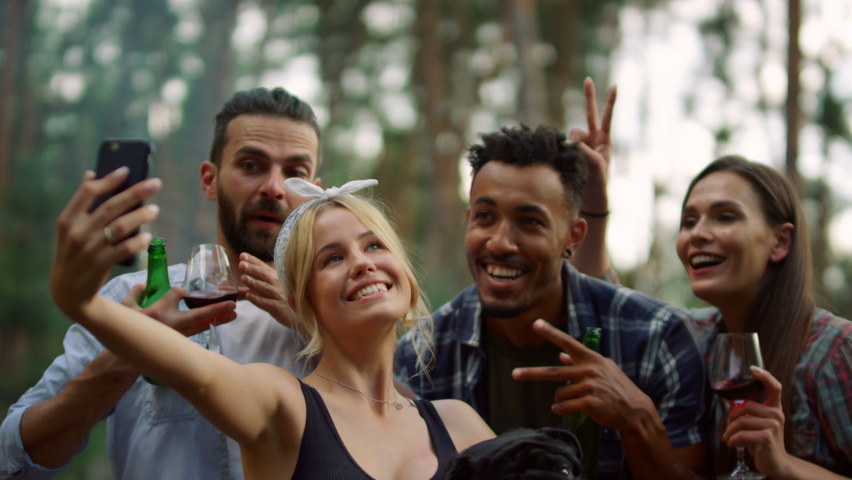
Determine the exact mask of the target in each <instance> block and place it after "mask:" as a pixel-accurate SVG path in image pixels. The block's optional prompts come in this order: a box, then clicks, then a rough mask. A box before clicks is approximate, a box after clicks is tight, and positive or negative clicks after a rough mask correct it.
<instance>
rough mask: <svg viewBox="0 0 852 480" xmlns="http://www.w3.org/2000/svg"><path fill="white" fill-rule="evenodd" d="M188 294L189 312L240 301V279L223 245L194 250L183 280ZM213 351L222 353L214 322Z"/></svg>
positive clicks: (206, 244) (195, 247) (211, 332)
mask: <svg viewBox="0 0 852 480" xmlns="http://www.w3.org/2000/svg"><path fill="white" fill-rule="evenodd" d="M183 289H184V290H185V291H186V293H185V294H184V296H183V301H184V302H185V303H186V306H187V307H189V308H199V307H204V306H207V305H212V304H214V303H218V302H226V301H228V300H233V301H236V300H237V279H236V277H235V276H234V272H233V271H232V270H231V265H230V263H229V262H228V255H227V254H226V253H225V249H224V248H222V246H221V245H216V244H214V243H203V244H201V245H196V246H194V247H192V252H191V253H190V255H189V261H188V262H187V263H186V276H185V277H184V279H183ZM209 348H210V350H211V351H214V352H216V353H222V347H221V343H220V341H219V330H217V329H216V325H214V324H213V322H210V340H209Z"/></svg>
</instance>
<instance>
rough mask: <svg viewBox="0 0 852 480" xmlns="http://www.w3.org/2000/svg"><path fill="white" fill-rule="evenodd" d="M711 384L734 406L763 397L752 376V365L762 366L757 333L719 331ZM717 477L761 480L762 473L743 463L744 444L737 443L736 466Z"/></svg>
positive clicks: (714, 352) (734, 479) (717, 393)
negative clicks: (729, 471) (720, 332)
mask: <svg viewBox="0 0 852 480" xmlns="http://www.w3.org/2000/svg"><path fill="white" fill-rule="evenodd" d="M713 359H714V362H713V371H712V373H711V378H710V381H711V385H713V391H714V392H715V393H716V395H718V396H719V397H720V398H722V399H724V400H725V401H726V402H728V405H729V406H730V407H731V408H736V407H738V406H740V405H742V404H744V403H745V402H746V401H748V400H755V401H759V400H760V397H762V396H763V391H764V385H763V383H762V382H761V381H760V380H758V379H756V378H754V375H753V374H752V373H751V367H760V368H763V359H762V358H761V356H760V343H759V341H758V339H757V334H756V333H722V334H719V336H717V337H716V344H715V346H714V350H713ZM716 478H717V479H718V480H763V479H765V478H766V476H765V475H763V474H762V473H758V472H755V471H752V470H750V469H749V468H748V466H747V465H746V464H745V445H743V444H739V445H737V466H736V467H734V470H733V471H732V472H731V473H729V474H726V475H719V476H718V477H716Z"/></svg>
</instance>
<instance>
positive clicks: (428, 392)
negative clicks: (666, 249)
mask: <svg viewBox="0 0 852 480" xmlns="http://www.w3.org/2000/svg"><path fill="white" fill-rule="evenodd" d="M562 275H563V283H564V284H565V296H566V298H567V301H566V302H565V303H566V305H567V309H568V312H567V313H568V324H567V332H568V333H569V334H570V335H572V336H573V337H575V338H579V337H581V336H582V332H583V331H584V329H585V327H598V328H601V330H602V332H601V333H602V338H601V345H600V349H601V354H602V355H604V356H605V357H608V358H611V359H612V360H613V361H614V362H615V363H616V364H617V365H618V366H619V367H620V368H621V370H622V371H624V373H625V374H626V375H627V377H628V378H630V380H632V381H633V382H634V383H635V384H636V385H637V386H638V387H639V388H640V389H641V390H642V391H643V392H645V394H647V395H648V396H649V397H650V398H651V400H653V402H654V405H655V406H656V408H657V412H658V414H659V416H660V419H661V420H662V423H663V425H665V427H666V430H668V433H669V440H670V441H671V443H672V445H673V446H674V448H682V447H687V446H689V445H693V444H696V443H700V442H708V441H709V439H710V428H709V425H708V423H707V422H706V421H701V420H702V419H704V418H705V417H704V413H705V410H706V407H707V400H708V399H709V392H708V390H706V387H705V385H706V381H705V373H704V362H703V359H702V357H701V355H700V354H699V351H698V348H697V346H696V343H695V340H694V339H693V337H692V335H691V334H690V331H689V327H688V325H687V318H686V317H685V316H684V314H683V312H682V311H681V310H679V309H677V308H675V307H672V306H670V305H668V304H665V303H663V302H661V301H659V300H656V299H654V298H651V297H649V296H647V295H644V294H642V293H639V292H635V291H633V290H630V289H628V288H624V287H621V286H619V285H614V284H612V283H607V282H604V281H601V280H598V279H595V278H591V277H587V276H586V275H583V274H581V273H579V272H578V271H577V270H576V269H575V268H574V267H573V266H571V265H570V264H569V263H568V262H565V266H564V268H563V271H562ZM433 318H434V321H435V335H434V341H435V356H434V358H433V359H432V360H433V361H434V367H433V368H432V370H431V371H430V375H431V378H432V383H430V382H429V381H428V380H427V379H426V377H425V376H424V375H417V370H416V354H415V350H414V347H413V345H412V343H411V342H412V335H410V334H407V335H405V336H404V337H403V338H401V339H400V341H399V343H398V344H397V348H396V358H395V362H396V364H395V371H396V374H397V377H398V378H400V379H401V380H402V381H407V382H408V383H409V384H410V385H411V387H412V389H413V390H414V392H415V393H417V394H418V395H421V396H423V397H424V398H427V399H430V400H438V399H443V398H455V399H458V400H463V401H465V402H467V403H469V404H470V405H471V406H472V407H473V408H474V409H476V411H477V412H479V414H480V415H482V416H483V418H485V419H486V420H487V419H488V412H487V411H486V409H487V406H488V392H487V388H488V386H487V385H486V382H487V374H486V372H485V368H486V366H487V364H488V362H487V359H486V358H485V356H486V352H485V349H484V348H482V342H481V340H482V314H481V304H480V301H479V294H478V293H477V291H476V287H475V286H471V287H469V288H468V289H466V290H465V291H463V292H462V293H461V294H460V295H459V296H457V297H456V298H455V299H453V300H452V301H450V302H449V303H447V304H446V305H444V306H443V307H441V308H440V309H439V310H438V311H437V312H435V314H434V315H433ZM429 360H430V359H429V358H427V359H426V361H427V362H428V361H429ZM518 388H523V387H522V386H521V385H520V384H519V386H518ZM550 406H551V404H547V405H539V406H536V407H535V408H547V409H548V410H549V409H550ZM519 427H523V425H519ZM599 458H600V461H599V470H598V475H599V477H598V478H600V479H616V478H630V473H629V467H628V465H627V461H626V458H625V454H624V449H623V447H622V445H621V441H620V437H619V434H618V432H617V431H615V430H612V429H604V431H603V435H602V440H601V450H600V457H599Z"/></svg>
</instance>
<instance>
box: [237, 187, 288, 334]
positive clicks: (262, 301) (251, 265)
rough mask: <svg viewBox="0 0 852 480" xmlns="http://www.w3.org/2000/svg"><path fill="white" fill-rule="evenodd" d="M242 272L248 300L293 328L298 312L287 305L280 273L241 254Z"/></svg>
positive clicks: (253, 257)
mask: <svg viewBox="0 0 852 480" xmlns="http://www.w3.org/2000/svg"><path fill="white" fill-rule="evenodd" d="M299 198H301V197H299ZM240 272H242V276H241V277H240V281H242V282H243V285H245V286H246V287H247V288H248V291H246V292H245V298H246V300H248V301H250V302H251V303H253V304H255V305H256V306H257V307H258V308H260V309H262V310H265V311H266V312H267V313H269V314H270V315H272V318H274V319H276V320H278V322H279V323H281V324H282V325H284V326H285V327H288V328H293V325H294V322H295V321H296V312H294V311H293V309H292V308H290V305H289V304H288V303H287V295H286V294H285V293H284V288H283V287H282V286H281V281H280V280H279V278H278V272H276V271H275V269H274V268H272V267H270V266H269V265H267V264H265V263H263V262H261V261H260V260H259V259H258V258H257V257H255V256H253V255H249V254H248V253H241V254H240Z"/></svg>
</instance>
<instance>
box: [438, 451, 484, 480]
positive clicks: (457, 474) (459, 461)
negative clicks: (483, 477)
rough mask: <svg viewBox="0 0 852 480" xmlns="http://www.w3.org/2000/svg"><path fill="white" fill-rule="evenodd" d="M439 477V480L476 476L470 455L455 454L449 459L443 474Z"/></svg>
mask: <svg viewBox="0 0 852 480" xmlns="http://www.w3.org/2000/svg"><path fill="white" fill-rule="evenodd" d="M439 478H440V479H441V480H471V479H474V478H476V472H474V471H473V465H472V464H471V461H470V457H467V456H465V455H457V456H455V457H453V458H452V459H451V460H450V462H449V463H448V464H447V466H446V469H445V471H444V474H443V475H441V476H440V477H439Z"/></svg>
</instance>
